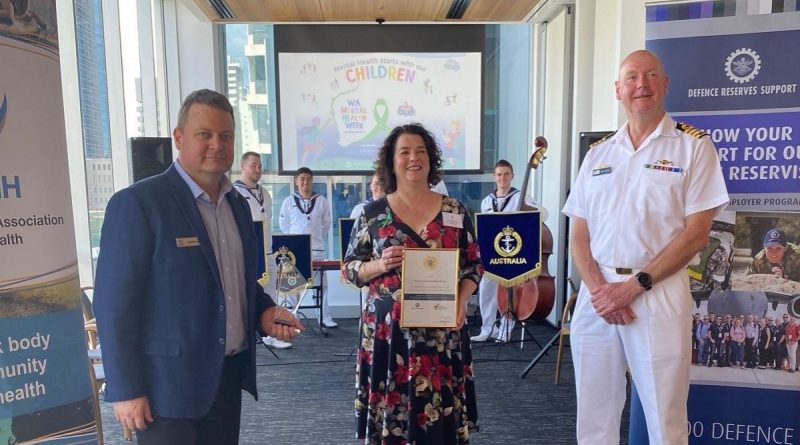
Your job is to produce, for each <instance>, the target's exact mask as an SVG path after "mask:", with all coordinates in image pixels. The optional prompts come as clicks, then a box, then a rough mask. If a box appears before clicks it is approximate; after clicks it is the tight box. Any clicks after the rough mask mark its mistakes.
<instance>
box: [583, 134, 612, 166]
mask: <svg viewBox="0 0 800 445" xmlns="http://www.w3.org/2000/svg"><path fill="white" fill-rule="evenodd" d="M610 133H611V132H610V131H582V132H581V133H580V134H579V136H580V147H579V149H580V150H579V156H580V157H579V158H578V159H579V162H578V165H581V164H583V158H585V157H586V153H588V152H589V149H590V148H591V145H592V144H594V143H595V142H597V141H599V140H600V139H603V138H604V137H606V136H608V135H609V134H610Z"/></svg>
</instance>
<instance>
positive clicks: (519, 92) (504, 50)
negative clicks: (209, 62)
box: [219, 24, 533, 258]
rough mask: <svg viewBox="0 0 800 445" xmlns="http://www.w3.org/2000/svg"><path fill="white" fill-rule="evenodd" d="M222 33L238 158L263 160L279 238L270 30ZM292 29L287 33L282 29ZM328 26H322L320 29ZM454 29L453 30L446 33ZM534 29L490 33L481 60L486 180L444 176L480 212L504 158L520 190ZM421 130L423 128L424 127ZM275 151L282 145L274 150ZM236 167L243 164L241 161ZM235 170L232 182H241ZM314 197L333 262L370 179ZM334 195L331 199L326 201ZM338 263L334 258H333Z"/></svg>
mask: <svg viewBox="0 0 800 445" xmlns="http://www.w3.org/2000/svg"><path fill="white" fill-rule="evenodd" d="M221 26H222V27H223V35H224V48H225V58H224V59H223V60H226V64H227V66H224V67H219V69H220V70H221V72H222V73H223V74H222V78H224V79H226V80H227V82H228V84H227V88H226V91H227V92H228V97H229V99H230V100H231V103H232V104H233V105H234V108H235V112H236V113H237V119H236V122H237V125H238V128H237V132H238V133H237V138H238V141H237V147H239V148H237V150H238V154H239V155H241V153H242V152H243V151H248V150H249V151H255V152H258V153H260V154H261V155H262V163H263V165H264V173H265V174H264V177H263V178H262V183H263V184H265V186H266V187H267V189H268V190H269V191H270V192H271V193H272V197H273V206H274V207H273V224H272V226H273V229H275V230H276V232H277V225H276V224H277V219H278V214H279V212H280V205H281V203H282V202H283V200H284V199H285V198H286V197H287V196H288V195H289V192H290V191H291V190H292V185H291V183H292V178H291V176H279V175H278V174H277V173H278V171H277V168H278V165H279V164H278V159H277V155H276V154H275V151H274V150H273V141H276V138H277V136H276V134H275V133H274V131H275V130H276V129H277V120H276V118H277V116H276V113H275V110H276V108H275V107H276V104H275V78H274V72H275V67H274V66H272V65H273V60H275V55H274V51H273V45H272V43H273V26H272V25H267V24H250V25H243V24H230V25H221ZM282 26H290V25H282ZM323 26H324V25H323ZM442 26H452V25H442ZM532 29H533V26H532V25H530V24H507V25H486V46H485V50H484V55H483V61H484V67H483V73H482V77H483V84H484V85H483V96H484V97H483V125H482V131H483V135H482V139H483V153H482V158H483V160H482V170H483V172H482V173H477V174H445V176H444V180H445V185H446V186H447V190H448V193H449V194H450V196H452V197H454V198H457V199H459V200H461V201H462V202H463V203H464V205H466V206H467V207H468V208H469V209H470V210H472V211H473V212H476V211H478V210H479V208H480V202H481V200H482V199H483V198H484V197H485V196H486V195H487V194H489V193H490V192H491V191H492V190H494V182H493V175H492V172H493V168H494V164H495V162H497V160H498V159H500V158H504V159H507V160H509V161H510V162H511V163H512V164H514V165H516V166H518V168H517V170H518V172H519V175H518V179H517V182H519V183H515V186H517V187H519V185H520V184H521V180H522V177H523V173H524V165H525V164H526V163H527V155H526V150H525V148H528V147H530V145H531V141H530V139H531V138H530V137H529V134H530V133H531V122H532V117H531V116H532V113H533V110H532V109H531V107H530V104H529V102H530V100H529V99H530V95H531V91H530V84H531V82H530V79H531V73H530V72H529V71H530V65H531V40H532ZM423 124H424V122H423ZM276 143H277V142H276ZM237 159H238V158H237ZM237 169H238V162H236V163H234V172H233V173H234V176H235V175H236V174H238V173H239V172H238V171H237ZM314 179H315V180H316V181H317V182H316V183H315V184H314V191H315V192H317V193H320V194H322V195H326V196H328V199H329V202H330V204H331V210H332V219H333V221H334V224H333V228H332V233H333V235H334V236H333V239H332V240H330V241H329V244H328V249H329V254H330V255H329V257H331V258H338V255H339V247H338V246H339V233H338V218H340V217H347V216H349V215H350V210H351V209H352V207H353V206H354V205H355V204H356V203H358V202H361V201H363V200H364V199H366V197H367V194H368V192H369V187H368V184H369V180H370V177H369V176H364V177H358V176H347V177H338V176H328V177H326V176H315V178H314ZM329 192H330V195H328V193H329ZM331 255H335V256H331Z"/></svg>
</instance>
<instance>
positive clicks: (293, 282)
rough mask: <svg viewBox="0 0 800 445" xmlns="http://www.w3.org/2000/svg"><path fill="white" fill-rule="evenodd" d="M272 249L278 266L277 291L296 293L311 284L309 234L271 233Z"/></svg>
mask: <svg viewBox="0 0 800 445" xmlns="http://www.w3.org/2000/svg"><path fill="white" fill-rule="evenodd" d="M272 251H273V252H275V254H274V256H275V264H277V266H278V277H277V282H276V288H277V291H278V293H281V292H282V293H284V294H298V293H300V292H302V291H303V290H304V289H305V288H306V284H310V285H313V277H312V275H311V235H272Z"/></svg>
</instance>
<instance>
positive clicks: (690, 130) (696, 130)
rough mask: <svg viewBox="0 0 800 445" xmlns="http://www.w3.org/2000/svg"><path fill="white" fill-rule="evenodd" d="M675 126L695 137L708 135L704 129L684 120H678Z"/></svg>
mask: <svg viewBox="0 0 800 445" xmlns="http://www.w3.org/2000/svg"><path fill="white" fill-rule="evenodd" d="M675 128H677V129H678V131H682V132H684V133H686V134H688V135H689V136H691V137H693V138H695V139H700V138H702V137H703V136H708V133H706V132H705V131H703V130H701V129H699V128H697V127H694V126H691V125H689V124H687V123H685V122H678V124H677V125H676V126H675Z"/></svg>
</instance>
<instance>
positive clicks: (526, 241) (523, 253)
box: [475, 210, 542, 286]
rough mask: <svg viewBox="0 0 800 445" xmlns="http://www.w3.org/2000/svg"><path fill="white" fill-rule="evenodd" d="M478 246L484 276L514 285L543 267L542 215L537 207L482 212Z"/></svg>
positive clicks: (538, 272)
mask: <svg viewBox="0 0 800 445" xmlns="http://www.w3.org/2000/svg"><path fill="white" fill-rule="evenodd" d="M475 220H476V227H477V231H478V246H479V247H480V251H481V259H482V261H483V268H484V275H483V276H484V277H488V278H489V279H490V280H493V281H496V282H498V283H499V284H500V285H502V286H513V285H515V284H518V283H521V282H523V281H525V280H528V279H530V278H533V277H535V276H538V275H539V274H540V273H541V271H542V263H541V259H542V238H541V233H542V215H541V213H539V211H538V210H536V211H526V212H508V213H479V214H478V215H477V216H476V217H475Z"/></svg>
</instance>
